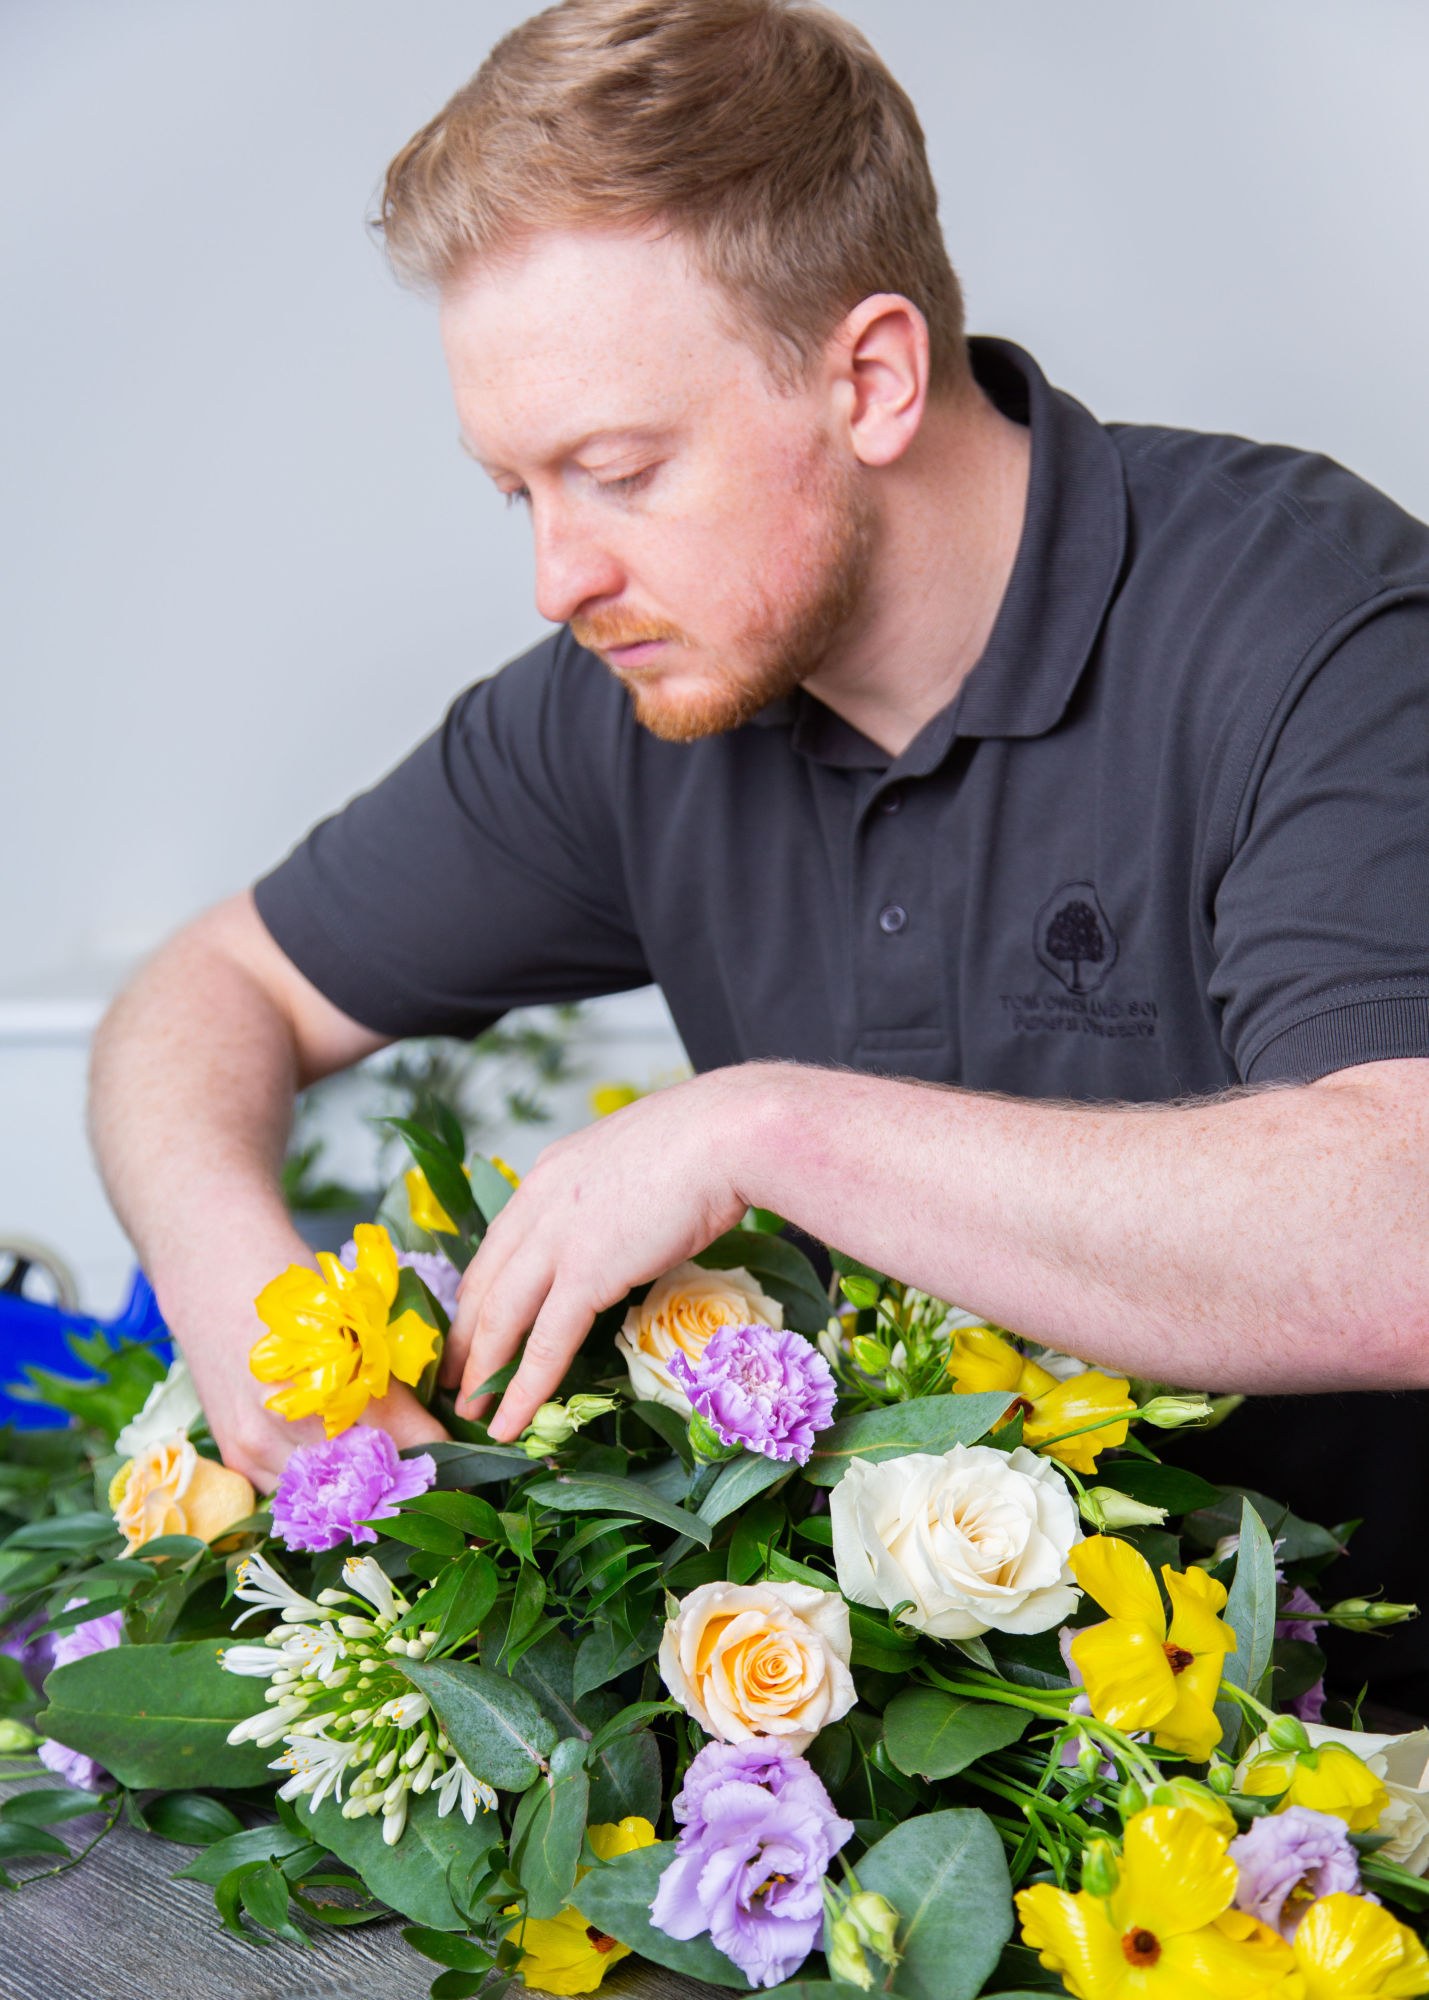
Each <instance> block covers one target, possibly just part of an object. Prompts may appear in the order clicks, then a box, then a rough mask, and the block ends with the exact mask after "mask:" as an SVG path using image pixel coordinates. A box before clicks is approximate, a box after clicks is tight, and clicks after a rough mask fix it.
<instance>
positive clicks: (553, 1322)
mask: <svg viewBox="0 0 1429 2000" xmlns="http://www.w3.org/2000/svg"><path fill="white" fill-rule="evenodd" d="M594 1317H595V1315H594V1313H593V1312H592V1311H591V1309H590V1307H589V1306H588V1305H587V1304H586V1303H585V1301H584V1300H583V1299H579V1298H577V1297H576V1296H575V1295H574V1294H572V1293H569V1292H566V1293H562V1292H554V1291H553V1292H552V1293H551V1294H550V1296H549V1297H548V1298H547V1300H546V1302H545V1304H544V1305H543V1306H542V1307H541V1310H540V1312H539V1313H538V1314H537V1316H536V1322H535V1324H534V1326H533V1327H532V1328H531V1333H530V1337H529V1338H528V1340H527V1342H526V1347H525V1351H524V1352H523V1354H522V1356H521V1366H520V1367H519V1368H518V1369H517V1370H516V1373H515V1374H514V1375H513V1376H512V1378H511V1381H510V1383H509V1384H508V1385H507V1389H506V1393H505V1395H504V1396H503V1397H502V1398H501V1404H500V1407H499V1409H498V1410H497V1412H496V1415H495V1416H494V1417H493V1418H492V1419H491V1421H490V1423H489V1424H488V1425H487V1429H488V1431H489V1432H490V1434H491V1436H492V1437H493V1438H494V1439H495V1440H496V1442H497V1443H498V1444H509V1443H510V1441H511V1440H512V1439H513V1438H516V1437H519V1436H520V1435H521V1433H522V1431H524V1430H525V1428H526V1426H527V1424H529V1423H530V1421H531V1419H532V1417H534V1416H535V1414H536V1412H537V1410H538V1409H540V1407H541V1405H542V1403H547V1402H549V1401H550V1399H551V1398H552V1396H554V1395H555V1393H556V1390H557V1389H558V1388H559V1387H560V1385H561V1378H562V1376H563V1375H564V1374H565V1372H566V1370H567V1369H568V1368H569V1367H570V1365H571V1359H572V1357H573V1356H574V1354H575V1352H576V1349H577V1348H578V1347H579V1346H580V1344H581V1342H582V1341H583V1340H584V1339H585V1337H586V1335H587V1334H588V1333H589V1332H590V1327H591V1321H592V1319H593V1318H594Z"/></svg>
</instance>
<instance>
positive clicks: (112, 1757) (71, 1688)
mask: <svg viewBox="0 0 1429 2000" xmlns="http://www.w3.org/2000/svg"><path fill="white" fill-rule="evenodd" d="M222 1650H223V1647H222V1645H221V1644H220V1643H219V1642H217V1641H215V1640H213V1639H191V1640H181V1641H179V1642H178V1643H177V1644H172V1645H162V1646H111V1647H110V1648H109V1650H108V1651H107V1652H103V1653H90V1654H89V1655H88V1656H87V1657H86V1658H84V1659H82V1660H73V1661H71V1663H70V1664H69V1665H68V1666H67V1667H56V1668H55V1670H54V1672H53V1673H52V1674H51V1675H50V1677H49V1679H48V1680H47V1681H46V1682H45V1693H46V1695H47V1696H48V1698H49V1703H50V1705H49V1707H48V1708H46V1709H42V1710H41V1712H40V1715H39V1719H38V1722H37V1724H36V1727H37V1728H39V1729H40V1730H41V1731H42V1732H43V1733H44V1734H45V1735H46V1736H53V1737H54V1738H55V1740H56V1741H57V1742H60V1743H65V1744H68V1745H69V1747H70V1749H72V1750H82V1751H83V1752H84V1754H85V1755H86V1756H88V1757H93V1758H94V1759H95V1761H96V1763H99V1764H102V1765H103V1766H104V1768H105V1769H106V1770H107V1771H112V1772H113V1774H114V1776H115V1777H116V1778H117V1779H118V1780H119V1782H120V1783H121V1784H123V1785H129V1786H131V1787H133V1788H134V1789H135V1790H139V1789H142V1788H144V1787H147V1786H155V1787H158V1788H161V1789H162V1790H164V1791H170V1790H174V1789H186V1788H189V1787H192V1786H198V1785H218V1786H224V1787H237V1786H243V1785H271V1783H272V1782H273V1780H272V1775H271V1773H270V1772H269V1770H268V1763H269V1759H270V1757H271V1756H272V1752H271V1751H269V1750H260V1749H258V1748H257V1747H256V1745H254V1744H252V1743H237V1744H234V1743H230V1742H229V1741H228V1740H227V1739H228V1732H229V1730H230V1729H232V1728H233V1726H234V1724H235V1723H237V1722H241V1721H243V1719H244V1717H245V1716H249V1715H253V1714H255V1713H256V1712H257V1711H258V1710H259V1709H260V1708H261V1707H262V1706H263V1687H262V1683H261V1682H256V1681H253V1680H250V1679H249V1678H248V1677H247V1676H245V1675H241V1674H226V1673H225V1672H224V1671H223V1669H222V1667H220V1665H219V1664H218V1656H219V1654H220V1652H222Z"/></svg>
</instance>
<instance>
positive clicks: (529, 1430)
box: [521, 1395, 615, 1458]
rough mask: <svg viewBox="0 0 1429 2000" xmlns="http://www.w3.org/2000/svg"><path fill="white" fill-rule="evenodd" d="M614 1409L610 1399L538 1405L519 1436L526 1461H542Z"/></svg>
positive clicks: (581, 1398) (585, 1397)
mask: <svg viewBox="0 0 1429 2000" xmlns="http://www.w3.org/2000/svg"><path fill="white" fill-rule="evenodd" d="M614 1408H615V1398H614V1397H613V1396H588V1395H582V1396H572V1397H571V1399H570V1401H569V1402H568V1403H542V1405H541V1407H540V1409H538V1410H537V1412H536V1414H535V1416H534V1417H532V1419H531V1421H530V1423H529V1424H527V1426H526V1428H525V1430H524V1431H523V1432H522V1433H521V1449H522V1451H524V1452H525V1454H526V1456H527V1457H528V1458H544V1456H545V1455H546V1453H547V1452H548V1451H555V1450H556V1449H557V1448H558V1447H559V1446H560V1445H563V1444H568V1443H569V1442H570V1440H571V1439H572V1438H573V1437H574V1436H575V1434H576V1432H577V1431H578V1430H582V1429H584V1427H585V1426H586V1425H587V1424H588V1423H591V1422H593V1421H594V1419H595V1418H596V1417H603V1416H604V1415H605V1413H606V1411H607V1410H613V1409H614Z"/></svg>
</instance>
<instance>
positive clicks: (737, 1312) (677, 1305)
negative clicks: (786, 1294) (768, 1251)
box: [615, 1264, 784, 1416]
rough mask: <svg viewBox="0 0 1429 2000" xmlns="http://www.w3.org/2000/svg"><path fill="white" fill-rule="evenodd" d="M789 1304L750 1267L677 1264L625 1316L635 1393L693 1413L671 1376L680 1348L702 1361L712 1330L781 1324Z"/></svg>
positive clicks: (622, 1335)
mask: <svg viewBox="0 0 1429 2000" xmlns="http://www.w3.org/2000/svg"><path fill="white" fill-rule="evenodd" d="M783 1324H784V1309H783V1307H782V1306H781V1305H780V1304H779V1302H778V1300H777V1299H771V1298H769V1297H768V1296H767V1294H765V1293H764V1292H761V1291H760V1289H759V1287H758V1285H757V1284H756V1283H755V1282H754V1279H753V1278H751V1277H750V1275H749V1273H748V1271H745V1270H742V1269H740V1268H739V1267H738V1266H736V1267H735V1268H734V1269H733V1270H730V1271H707V1270H706V1269H705V1268H704V1266H703V1265H702V1264H677V1265H676V1266H675V1268H674V1270H673V1271H667V1272H666V1273H665V1275H664V1277H663V1278H657V1279H656V1280H655V1282H654V1284H653V1285H652V1286H651V1287H650V1289H649V1291H648V1292H647V1293H646V1294H645V1297H644V1298H643V1299H642V1300H641V1302H640V1304H639V1305H638V1306H632V1307H631V1308H630V1310H629V1312H628V1313H627V1314H626V1315H625V1324H624V1326H622V1327H621V1329H620V1331H619V1333H618V1334H617V1335H616V1336H615V1344H616V1346H617V1347H618V1348H619V1349H620V1351H621V1353H622V1354H623V1355H624V1356H625V1366H626V1368H627V1370H628V1371H629V1374H630V1387H631V1389H632V1391H633V1392H634V1394H635V1395H636V1396H638V1397H640V1398H641V1399H642V1400H644V1401H645V1402H647V1403H664V1404H665V1406H666V1408H667V1409H671V1410H678V1411H679V1412H680V1414H681V1416H688V1414H689V1409H690V1399H689V1397H688V1396H687V1395H686V1394H685V1392H684V1390H683V1389H682V1388H681V1387H680V1385H679V1384H678V1382H675V1381H672V1379H671V1377H670V1370H669V1365H668V1364H669V1362H670V1360H671V1358H672V1356H674V1355H675V1354H677V1353H681V1354H683V1355H684V1356H685V1358H686V1359H687V1360H689V1361H698V1360H699V1358H700V1356H701V1355H702V1354H703V1353H704V1351H705V1346H706V1343H707V1342H708V1340H709V1338H710V1335H711V1334H713V1333H716V1332H718V1330H719V1329H720V1327H722V1326H777V1327H782V1326H783Z"/></svg>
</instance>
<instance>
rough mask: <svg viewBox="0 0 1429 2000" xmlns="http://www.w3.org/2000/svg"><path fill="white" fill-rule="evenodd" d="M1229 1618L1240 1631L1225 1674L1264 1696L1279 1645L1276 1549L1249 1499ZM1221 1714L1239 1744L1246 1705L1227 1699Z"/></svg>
mask: <svg viewBox="0 0 1429 2000" xmlns="http://www.w3.org/2000/svg"><path fill="white" fill-rule="evenodd" d="M1225 1619H1226V1623H1227V1624H1228V1625H1229V1626H1230V1628H1231V1630H1232V1631H1233V1632H1234V1633H1235V1635H1236V1640H1237V1647H1236V1651H1235V1652H1233V1653H1227V1654H1226V1663H1225V1667H1224V1669H1223V1672H1224V1676H1225V1678H1226V1679H1227V1680H1228V1681H1229V1682H1230V1683H1231V1684H1232V1686H1234V1687H1238V1688H1244V1689H1245V1691H1246V1693H1247V1694H1253V1695H1257V1696H1259V1695H1260V1694H1261V1692H1262V1688H1261V1684H1262V1682H1263V1681H1264V1679H1265V1676H1266V1673H1267V1671H1268V1669H1269V1666H1270V1655H1271V1651H1272V1648H1273V1647H1274V1644H1275V1548H1274V1545H1273V1544H1272V1542H1271V1539H1270V1537H1269V1535H1268V1534H1267V1533H1266V1531H1265V1524H1264V1522H1263V1521H1262V1520H1261V1518H1260V1516H1259V1514H1257V1513H1256V1511H1255V1509H1254V1507H1252V1506H1251V1504H1250V1501H1249V1500H1243V1501H1242V1502H1241V1513H1240V1548H1239V1550H1238V1552H1237V1554H1236V1564H1235V1576H1234V1577H1233V1578H1232V1580H1231V1587H1230V1595H1229V1597H1228V1598H1227V1600H1226V1609H1225ZM1216 1713H1217V1715H1219V1716H1220V1718H1221V1735H1222V1739H1223V1741H1224V1742H1225V1743H1226V1744H1227V1745H1228V1746H1233V1745H1234V1743H1235V1740H1236V1736H1237V1734H1238V1732H1239V1729H1240V1723H1241V1711H1240V1709H1239V1708H1238V1707H1237V1705H1236V1704H1235V1703H1234V1702H1232V1701H1223V1702H1218V1703H1217V1705H1216Z"/></svg>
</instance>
